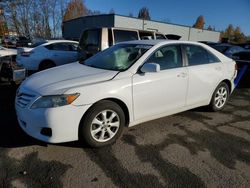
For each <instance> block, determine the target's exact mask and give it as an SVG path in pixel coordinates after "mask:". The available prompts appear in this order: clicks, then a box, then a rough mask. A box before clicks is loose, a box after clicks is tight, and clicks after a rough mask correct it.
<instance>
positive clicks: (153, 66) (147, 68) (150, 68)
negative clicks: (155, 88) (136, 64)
mask: <svg viewBox="0 0 250 188" xmlns="http://www.w3.org/2000/svg"><path fill="white" fill-rule="evenodd" d="M160 70H161V68H160V65H159V64H157V63H145V64H144V65H143V66H142V68H141V72H144V73H147V72H159V71H160Z"/></svg>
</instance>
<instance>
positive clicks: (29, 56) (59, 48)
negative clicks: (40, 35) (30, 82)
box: [16, 40, 78, 71]
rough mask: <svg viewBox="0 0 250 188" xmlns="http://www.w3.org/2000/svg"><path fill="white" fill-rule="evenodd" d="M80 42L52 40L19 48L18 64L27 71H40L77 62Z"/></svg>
mask: <svg viewBox="0 0 250 188" xmlns="http://www.w3.org/2000/svg"><path fill="white" fill-rule="evenodd" d="M77 47H78V42H75V41H69V40H51V41H44V42H40V43H38V44H34V45H33V46H31V47H30V48H18V53H17V59H16V60H17V64H18V65H20V66H22V67H24V68H25V69H27V70H32V71H38V70H39V71H40V70H45V69H48V68H51V67H55V66H59V65H63V64H67V63H72V62H74V61H76V60H77Z"/></svg>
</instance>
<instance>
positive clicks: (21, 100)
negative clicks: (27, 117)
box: [16, 93, 35, 108]
mask: <svg viewBox="0 0 250 188" xmlns="http://www.w3.org/2000/svg"><path fill="white" fill-rule="evenodd" d="M34 97H35V95H31V94H27V93H18V95H17V97H16V104H17V105H18V106H19V107H21V108H25V107H26V106H27V105H28V104H29V103H30V102H31V100H32V99H33V98H34Z"/></svg>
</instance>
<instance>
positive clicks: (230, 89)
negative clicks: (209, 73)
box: [219, 79, 233, 93]
mask: <svg viewBox="0 0 250 188" xmlns="http://www.w3.org/2000/svg"><path fill="white" fill-rule="evenodd" d="M222 82H224V83H225V84H227V86H228V89H229V91H230V93H232V91H233V86H232V83H231V82H230V81H229V80H228V79H225V80H222V81H221V82H220V83H222ZM220 83H219V84H220Z"/></svg>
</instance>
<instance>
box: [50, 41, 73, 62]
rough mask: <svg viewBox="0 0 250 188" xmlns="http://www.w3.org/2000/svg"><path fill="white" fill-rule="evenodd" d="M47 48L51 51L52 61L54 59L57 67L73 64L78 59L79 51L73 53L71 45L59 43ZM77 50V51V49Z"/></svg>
mask: <svg viewBox="0 0 250 188" xmlns="http://www.w3.org/2000/svg"><path fill="white" fill-rule="evenodd" d="M46 48H47V49H48V50H49V51H50V52H49V54H50V59H52V60H53V61H54V62H55V63H56V65H63V64H67V63H71V62H74V61H75V60H76V59H77V51H73V47H72V45H71V43H68V42H57V43H53V44H49V45H47V46H46ZM75 50H77V48H76V49H75Z"/></svg>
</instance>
